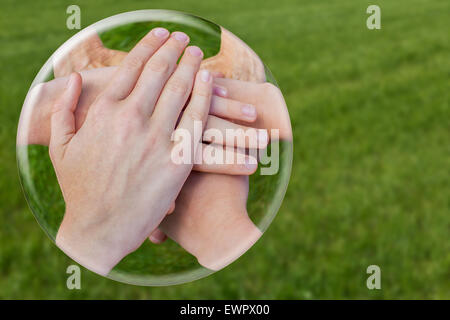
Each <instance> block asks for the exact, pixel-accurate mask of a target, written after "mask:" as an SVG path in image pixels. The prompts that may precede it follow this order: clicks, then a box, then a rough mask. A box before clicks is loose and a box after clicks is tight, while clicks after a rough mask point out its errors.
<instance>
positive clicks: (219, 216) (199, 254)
mask: <svg viewBox="0 0 450 320" xmlns="http://www.w3.org/2000/svg"><path fill="white" fill-rule="evenodd" d="M247 196H248V177H246V176H230V175H220V174H211V173H197V172H192V173H191V174H190V176H189V178H188V180H187V181H186V183H185V184H184V186H183V188H182V190H181V192H180V194H179V195H178V198H177V200H176V206H175V211H174V212H173V213H172V214H170V215H168V216H167V217H166V218H165V219H164V220H163V222H162V223H161V225H160V229H161V230H162V231H163V232H164V233H166V234H167V235H168V236H169V237H170V238H171V239H173V240H174V241H176V242H177V243H178V244H180V245H181V246H182V247H183V248H184V249H185V250H186V251H188V252H189V253H191V254H192V255H194V256H195V257H196V258H197V260H198V262H199V263H200V264H201V265H202V266H204V267H206V268H208V269H211V270H219V269H221V268H223V267H225V266H226V265H228V264H229V263H231V262H233V261H234V260H235V259H237V258H239V256H241V255H242V254H243V253H244V252H245V251H247V250H248V249H249V248H250V247H251V246H252V245H253V244H254V243H255V242H256V241H257V240H258V239H259V237H260V236H261V234H262V233H261V231H260V230H259V229H258V228H257V227H256V226H255V225H254V224H253V222H252V221H251V220H250V218H249V217H248V214H247V209H246V206H247ZM159 232H161V231H158V234H157V235H153V237H156V239H155V240H157V241H158V240H162V239H160V238H158V237H160V234H159ZM164 233H162V232H161V235H163V236H164Z"/></svg>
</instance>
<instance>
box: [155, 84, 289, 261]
mask: <svg viewBox="0 0 450 320" xmlns="http://www.w3.org/2000/svg"><path fill="white" fill-rule="evenodd" d="M215 81H217V82H218V83H220V84H221V85H223V86H224V87H225V88H226V89H227V91H228V96H229V97H230V98H235V99H243V100H244V101H247V102H257V103H255V106H256V108H257V111H258V117H257V121H256V122H255V124H257V125H258V127H262V128H265V129H267V130H269V129H277V128H278V129H279V130H280V139H281V140H285V141H291V140H292V133H291V127H290V121H289V116H288V114H287V109H286V106H285V103H284V99H283V97H282V95H281V93H280V92H279V89H278V88H276V87H275V86H273V85H267V84H254V83H249V82H243V81H238V80H230V79H215ZM248 93H251V95H250V96H248V95H247V94H248ZM217 186H219V187H217ZM205 193H207V194H208V196H207V197H204V196H203V195H204V194H205ZM247 195H248V178H247V177H243V176H227V175H216V174H205V173H192V174H191V175H190V176H189V178H188V180H187V181H186V183H185V184H184V186H183V189H182V191H181V193H180V194H179V196H178V198H177V200H176V206H175V207H174V212H173V213H172V214H171V215H169V216H167V217H166V218H165V219H164V220H163V222H162V223H161V226H160V228H159V229H157V230H156V231H155V232H153V233H152V235H151V236H150V241H152V242H153V243H162V242H164V240H165V239H166V238H167V236H166V234H167V235H168V236H169V237H170V238H172V239H173V240H175V241H176V242H178V243H179V244H180V245H181V246H182V247H183V248H185V249H186V250H187V251H188V252H190V253H191V254H193V255H194V256H195V257H197V259H198V261H199V263H200V264H201V265H203V266H204V267H206V268H208V269H211V270H219V269H220V268H222V267H224V266H226V265H228V264H229V263H231V262H233V261H234V260H235V259H237V258H239V256H241V255H242V254H243V253H244V252H245V251H246V250H247V249H249V248H250V247H251V246H252V245H253V244H254V243H255V242H256V241H257V240H258V239H259V237H260V236H261V231H260V230H259V229H258V228H257V227H256V226H255V225H254V224H253V222H252V221H251V220H250V219H249V217H248V213H247ZM204 239H211V240H209V241H205V240H204Z"/></svg>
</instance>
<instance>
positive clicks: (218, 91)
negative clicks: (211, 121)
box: [213, 86, 228, 98]
mask: <svg viewBox="0 0 450 320" xmlns="http://www.w3.org/2000/svg"><path fill="white" fill-rule="evenodd" d="M213 93H214V94H215V95H216V96H221V97H223V98H226V97H227V93H228V92H227V89H226V88H224V87H218V86H214V88H213Z"/></svg>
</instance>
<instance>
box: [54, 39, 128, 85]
mask: <svg viewBox="0 0 450 320" xmlns="http://www.w3.org/2000/svg"><path fill="white" fill-rule="evenodd" d="M126 55H127V52H123V51H119V50H112V49H108V48H105V47H104V46H103V43H102V40H100V37H99V36H98V35H97V33H92V34H91V35H89V36H88V37H86V39H84V40H82V41H81V42H80V43H79V44H77V45H76V46H75V47H73V48H71V50H70V51H69V52H67V53H66V54H64V55H63V56H59V57H56V58H55V60H54V63H53V73H54V75H55V78H59V77H65V76H68V75H70V74H71V73H72V72H75V71H82V70H88V69H94V68H102V67H108V66H117V65H119V64H120V63H121V62H122V60H123V59H124V58H125V56H126Z"/></svg>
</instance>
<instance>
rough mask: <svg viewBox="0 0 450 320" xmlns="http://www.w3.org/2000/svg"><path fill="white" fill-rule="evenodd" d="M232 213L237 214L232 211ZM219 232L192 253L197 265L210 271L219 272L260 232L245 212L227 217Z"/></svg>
mask: <svg viewBox="0 0 450 320" xmlns="http://www.w3.org/2000/svg"><path fill="white" fill-rule="evenodd" d="M234 213H238V212H237V211H234ZM227 222H228V223H225V224H223V226H222V228H221V231H220V232H217V233H214V234H213V238H212V239H208V240H207V241H205V242H204V244H205V245H204V246H202V247H199V248H198V249H197V251H196V252H194V255H195V257H196V258H197V260H198V262H199V264H201V265H202V266H203V267H205V268H207V269H210V270H220V269H222V268H224V267H226V266H227V265H229V264H230V263H231V262H233V261H234V260H236V259H237V258H239V257H240V256H241V255H242V254H244V253H245V252H246V251H247V250H248V249H249V248H250V247H251V246H253V244H254V243H255V242H256V241H257V240H258V239H259V238H260V237H261V235H262V232H261V231H260V230H259V229H258V228H257V227H256V226H255V224H254V223H253V222H252V221H251V220H250V218H249V217H248V214H247V212H246V210H243V211H239V214H236V215H235V216H234V217H233V216H231V217H230V216H227Z"/></svg>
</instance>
